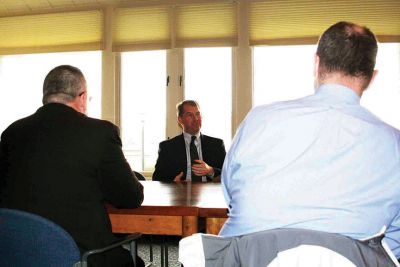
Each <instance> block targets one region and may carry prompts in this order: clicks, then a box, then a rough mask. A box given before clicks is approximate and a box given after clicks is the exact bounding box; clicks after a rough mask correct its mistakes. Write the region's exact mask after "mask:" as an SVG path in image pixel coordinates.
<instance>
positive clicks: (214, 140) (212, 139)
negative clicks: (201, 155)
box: [202, 134, 224, 143]
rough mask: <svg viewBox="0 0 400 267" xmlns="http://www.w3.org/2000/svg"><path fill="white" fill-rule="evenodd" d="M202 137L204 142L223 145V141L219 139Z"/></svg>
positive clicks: (207, 136)
mask: <svg viewBox="0 0 400 267" xmlns="http://www.w3.org/2000/svg"><path fill="white" fill-rule="evenodd" d="M202 136H203V140H205V141H206V142H212V143H224V141H223V140H222V139H220V138H216V137H212V136H209V135H205V134H202Z"/></svg>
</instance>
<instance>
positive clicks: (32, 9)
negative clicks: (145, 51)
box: [0, 0, 165, 17]
mask: <svg viewBox="0 0 400 267" xmlns="http://www.w3.org/2000/svg"><path fill="white" fill-rule="evenodd" d="M150 2H165V1H160V0H158V1H157V0H0V17H7V16H15V15H25V14H37V13H48V12H58V11H65V10H76V9H85V8H93V7H102V6H108V5H115V6H117V5H118V6H120V5H129V4H143V3H150Z"/></svg>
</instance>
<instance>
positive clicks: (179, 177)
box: [174, 172, 183, 182]
mask: <svg viewBox="0 0 400 267" xmlns="http://www.w3.org/2000/svg"><path fill="white" fill-rule="evenodd" d="M182 176H183V172H180V173H179V174H178V175H177V176H175V179H174V182H180V181H181V179H182Z"/></svg>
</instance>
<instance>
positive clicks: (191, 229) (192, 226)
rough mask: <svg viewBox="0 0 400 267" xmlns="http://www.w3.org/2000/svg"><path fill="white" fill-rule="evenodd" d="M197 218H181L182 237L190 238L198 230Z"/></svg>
mask: <svg viewBox="0 0 400 267" xmlns="http://www.w3.org/2000/svg"><path fill="white" fill-rule="evenodd" d="M198 228H199V225H198V217H197V216H183V218H182V237H186V236H190V235H192V234H195V233H197V232H198V231H199V230H198Z"/></svg>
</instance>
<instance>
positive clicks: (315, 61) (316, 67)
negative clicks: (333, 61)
mask: <svg viewBox="0 0 400 267" xmlns="http://www.w3.org/2000/svg"><path fill="white" fill-rule="evenodd" d="M318 72H319V56H318V55H317V53H315V55H314V77H315V78H318Z"/></svg>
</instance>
